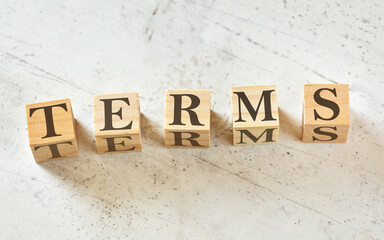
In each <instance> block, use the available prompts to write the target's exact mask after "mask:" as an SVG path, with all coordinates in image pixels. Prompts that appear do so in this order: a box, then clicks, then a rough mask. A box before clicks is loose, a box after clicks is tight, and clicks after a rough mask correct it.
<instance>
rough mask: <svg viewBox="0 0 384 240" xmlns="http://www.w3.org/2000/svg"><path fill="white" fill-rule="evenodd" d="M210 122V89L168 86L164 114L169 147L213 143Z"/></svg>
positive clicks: (206, 145) (166, 142)
mask: <svg viewBox="0 0 384 240" xmlns="http://www.w3.org/2000/svg"><path fill="white" fill-rule="evenodd" d="M210 124H211V94H210V91H208V90H167V92H166V96H165V116H164V131H165V146H166V147H175V148H183V147H192V148H207V147H209V143H210V141H209V140H210Z"/></svg>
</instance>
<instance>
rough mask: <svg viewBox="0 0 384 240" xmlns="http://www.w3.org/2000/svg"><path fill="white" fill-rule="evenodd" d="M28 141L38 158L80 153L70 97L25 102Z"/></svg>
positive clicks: (62, 156) (38, 160)
mask: <svg viewBox="0 0 384 240" xmlns="http://www.w3.org/2000/svg"><path fill="white" fill-rule="evenodd" d="M26 113H27V125H28V135H29V144H30V147H31V150H32V153H33V156H34V158H35V161H36V162H45V161H52V160H57V159H62V158H69V157H75V156H77V155H78V146H77V138H76V130H75V125H76V124H75V119H74V116H73V111H72V107H71V103H70V100H69V99H61V100H55V101H49V102H41V103H35V104H28V105H26Z"/></svg>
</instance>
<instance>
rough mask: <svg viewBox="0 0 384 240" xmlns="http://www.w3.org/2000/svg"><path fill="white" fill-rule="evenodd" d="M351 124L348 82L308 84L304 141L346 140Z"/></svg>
mask: <svg viewBox="0 0 384 240" xmlns="http://www.w3.org/2000/svg"><path fill="white" fill-rule="evenodd" d="M349 126H350V107H349V89H348V85H347V84H306V85H304V105H303V136H302V141H303V142H308V143H315V142H319V143H332V142H335V143H345V142H346V141H347V138H348V132H349Z"/></svg>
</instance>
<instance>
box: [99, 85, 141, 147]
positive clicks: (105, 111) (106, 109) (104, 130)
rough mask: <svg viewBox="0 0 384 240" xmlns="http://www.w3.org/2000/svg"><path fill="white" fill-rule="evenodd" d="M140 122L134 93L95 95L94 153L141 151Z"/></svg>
mask: <svg viewBox="0 0 384 240" xmlns="http://www.w3.org/2000/svg"><path fill="white" fill-rule="evenodd" d="M140 119H141V116H140V105H139V95H138V93H137V92H133V93H118V94H104V95H97V96H95V97H94V125H95V140H96V147H97V152H98V153H117V152H141V150H142V143H141V123H140Z"/></svg>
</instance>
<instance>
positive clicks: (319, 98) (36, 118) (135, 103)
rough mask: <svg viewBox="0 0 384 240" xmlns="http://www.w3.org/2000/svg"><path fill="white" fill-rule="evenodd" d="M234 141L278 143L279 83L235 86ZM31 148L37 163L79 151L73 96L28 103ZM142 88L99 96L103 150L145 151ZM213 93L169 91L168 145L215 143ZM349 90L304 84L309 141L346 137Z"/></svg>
mask: <svg viewBox="0 0 384 240" xmlns="http://www.w3.org/2000/svg"><path fill="white" fill-rule="evenodd" d="M231 98H232V113H233V114H232V116H233V119H232V123H233V144H234V145H249V144H269V143H276V142H277V141H278V135H279V111H278V105H277V92H276V86H275V85H270V86H250V87H233V88H232V91H231ZM26 110H27V122H28V134H29V141H30V147H31V149H32V153H33V156H34V158H35V160H36V162H43V161H49V160H56V159H61V158H65V157H74V156H77V155H78V146H77V137H76V128H75V120H74V116H73V111H72V107H71V103H70V100H69V99H62V100H56V101H50V102H42V103H35V104H29V105H27V106H26ZM140 117H141V113H140V104H139V96H138V93H119V94H105V95H98V96H95V97H94V130H95V140H96V146H97V151H98V153H114V152H135V151H141V150H142V142H141V123H140ZM210 125H211V96H210V91H207V90H167V92H166V96H165V116H164V131H165V146H166V147H176V148H183V147H192V148H207V147H209V145H210ZM348 130H349V91H348V85H345V84H308V85H305V86H304V108H303V137H302V141H303V142H346V140H347V136H348Z"/></svg>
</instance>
